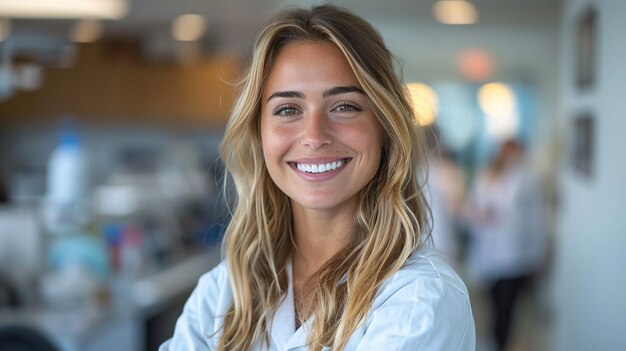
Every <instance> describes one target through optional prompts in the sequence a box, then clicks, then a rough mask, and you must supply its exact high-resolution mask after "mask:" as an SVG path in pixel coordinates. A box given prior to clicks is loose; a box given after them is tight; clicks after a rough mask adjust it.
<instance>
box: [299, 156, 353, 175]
mask: <svg viewBox="0 0 626 351" xmlns="http://www.w3.org/2000/svg"><path fill="white" fill-rule="evenodd" d="M348 161H349V159H341V160H337V161H333V162H326V163H304V162H293V164H294V165H295V167H296V168H297V169H298V170H300V171H302V172H305V173H313V174H318V173H326V172H330V171H334V170H336V169H338V168H341V167H343V166H345V164H346V163H347V162H348Z"/></svg>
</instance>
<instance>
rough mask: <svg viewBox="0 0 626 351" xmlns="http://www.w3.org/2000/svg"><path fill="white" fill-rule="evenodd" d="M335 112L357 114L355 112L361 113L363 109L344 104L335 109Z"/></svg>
mask: <svg viewBox="0 0 626 351" xmlns="http://www.w3.org/2000/svg"><path fill="white" fill-rule="evenodd" d="M335 111H337V112H355V111H361V108H360V107H359V106H356V105H354V104H348V103H342V104H340V105H339V106H337V107H335Z"/></svg>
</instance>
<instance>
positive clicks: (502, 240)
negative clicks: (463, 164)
mask: <svg viewBox="0 0 626 351" xmlns="http://www.w3.org/2000/svg"><path fill="white" fill-rule="evenodd" d="M519 148H520V146H519V145H517V142H515V141H511V144H507V143H504V146H503V150H502V151H501V152H500V155H499V156H498V157H499V158H501V160H500V161H498V160H496V161H495V162H494V165H492V166H491V167H490V168H489V169H487V170H485V171H483V172H481V173H480V174H479V175H478V176H477V178H476V181H475V184H474V186H473V188H472V190H471V194H470V199H469V204H468V212H467V214H466V217H467V218H469V219H470V223H471V230H470V233H471V243H470V247H469V250H468V264H467V268H468V273H470V275H471V277H472V278H474V279H475V280H476V281H477V282H479V283H481V282H489V281H494V280H496V279H506V278H517V277H522V276H527V275H529V274H533V273H536V271H537V270H539V269H540V268H541V267H542V265H543V264H544V261H545V255H546V244H547V242H546V229H545V219H544V214H543V210H544V204H543V196H542V193H541V186H540V184H539V181H538V178H537V177H536V176H535V175H534V174H533V173H532V172H531V170H530V169H529V168H528V166H527V165H526V164H525V163H524V162H523V159H522V155H521V150H520V149H519ZM498 163H500V164H498Z"/></svg>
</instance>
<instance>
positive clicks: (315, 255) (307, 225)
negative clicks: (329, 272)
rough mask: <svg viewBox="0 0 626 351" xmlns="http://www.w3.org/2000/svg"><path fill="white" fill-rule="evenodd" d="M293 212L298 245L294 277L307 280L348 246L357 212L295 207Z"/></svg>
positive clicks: (295, 238) (295, 251)
mask: <svg viewBox="0 0 626 351" xmlns="http://www.w3.org/2000/svg"><path fill="white" fill-rule="evenodd" d="M292 211H293V224H294V240H295V244H296V249H295V250H294V253H293V260H294V262H293V264H294V276H299V277H300V278H305V279H306V278H308V277H310V276H312V275H313V274H315V272H317V271H318V270H319V269H320V268H321V267H322V266H323V265H324V264H325V263H326V262H328V261H329V260H330V259H331V258H332V257H333V256H334V255H335V254H337V253H338V252H339V251H341V250H342V249H343V248H344V247H345V246H346V245H347V244H348V243H349V241H350V238H351V237H352V235H353V233H354V229H355V227H356V221H355V218H354V213H355V210H354V209H348V210H342V209H333V210H332V211H330V210H312V209H306V208H302V207H300V206H292ZM302 275H303V276H302Z"/></svg>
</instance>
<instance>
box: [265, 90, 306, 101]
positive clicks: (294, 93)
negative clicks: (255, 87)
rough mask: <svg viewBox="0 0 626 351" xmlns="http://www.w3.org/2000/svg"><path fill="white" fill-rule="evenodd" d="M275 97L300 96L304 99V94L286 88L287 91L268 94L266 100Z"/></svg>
mask: <svg viewBox="0 0 626 351" xmlns="http://www.w3.org/2000/svg"><path fill="white" fill-rule="evenodd" d="M275 97H285V98H294V97H295V98H300V99H304V94H303V93H301V92H299V91H294V90H288V91H277V92H275V93H274V94H272V95H270V97H268V98H267V101H266V103H267V102H269V101H270V100H271V99H273V98H275Z"/></svg>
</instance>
